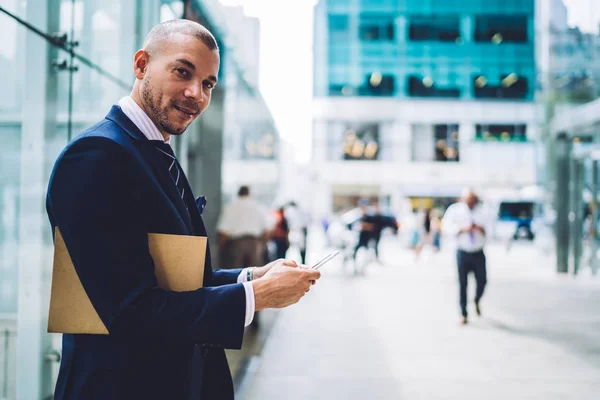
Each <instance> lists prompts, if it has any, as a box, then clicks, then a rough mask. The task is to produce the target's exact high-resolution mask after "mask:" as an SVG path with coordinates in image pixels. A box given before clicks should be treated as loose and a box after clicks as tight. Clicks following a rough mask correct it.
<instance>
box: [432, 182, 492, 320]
mask: <svg viewBox="0 0 600 400" xmlns="http://www.w3.org/2000/svg"><path fill="white" fill-rule="evenodd" d="M490 221H491V219H490V218H489V216H488V215H487V213H486V212H485V210H484V209H483V208H482V207H481V205H479V198H478V196H477V194H476V193H475V192H474V191H473V190H472V189H465V190H464V192H463V195H462V201H461V202H459V203H455V204H452V205H451V206H450V207H448V210H447V211H446V214H445V215H444V218H443V221H442V227H443V229H444V232H445V233H447V234H450V235H453V236H456V244H457V250H456V263H457V266H458V281H459V284H460V309H461V314H462V318H461V323H462V324H463V325H464V324H466V323H467V322H468V318H467V317H468V312H467V280H468V275H469V273H470V272H473V273H474V274H475V280H476V282H477V290H476V294H475V311H476V312H477V315H481V306H480V301H481V297H482V296H483V291H484V289H485V285H486V283H487V273H486V258H485V253H484V246H485V244H486V241H487V238H488V235H489V234H490V232H491V229H490Z"/></svg>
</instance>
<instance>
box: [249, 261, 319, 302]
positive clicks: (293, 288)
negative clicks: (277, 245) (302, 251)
mask: <svg viewBox="0 0 600 400" xmlns="http://www.w3.org/2000/svg"><path fill="white" fill-rule="evenodd" d="M288 264H290V262H289V261H286V260H278V261H276V262H275V264H274V265H272V266H271V267H270V268H269V271H268V272H267V273H266V274H265V275H264V276H263V277H262V278H260V279H256V280H253V281H252V286H253V288H254V299H255V309H256V311H259V310H262V309H265V308H283V307H287V306H289V305H292V304H295V303H297V302H298V301H299V300H300V299H301V298H302V297H303V296H304V294H305V293H306V292H308V291H309V290H310V287H311V285H313V284H314V282H316V280H317V279H319V278H320V277H321V273H320V272H319V271H315V270H312V269H307V268H297V267H296V266H290V265H288ZM294 264H295V263H294ZM265 267H266V266H265Z"/></svg>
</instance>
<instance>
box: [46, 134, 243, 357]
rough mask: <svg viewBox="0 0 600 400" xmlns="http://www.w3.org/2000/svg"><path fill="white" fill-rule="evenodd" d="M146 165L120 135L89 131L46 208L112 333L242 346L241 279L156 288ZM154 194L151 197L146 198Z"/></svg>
mask: <svg viewBox="0 0 600 400" xmlns="http://www.w3.org/2000/svg"><path fill="white" fill-rule="evenodd" d="M140 173H141V167H139V166H138V165H137V164H134V163H133V162H131V156H130V155H129V154H127V153H126V151H125V150H124V149H123V148H122V147H121V146H120V145H118V144H116V143H115V142H113V141H111V140H110V139H106V138H97V137H92V138H84V139H80V140H79V141H77V142H75V143H74V144H73V145H71V146H70V147H69V148H68V149H67V150H66V151H65V153H64V154H63V156H62V157H60V158H59V161H58V162H57V164H56V166H55V168H54V171H53V174H52V177H51V179H50V185H49V189H48V201H47V207H48V214H49V216H50V221H51V223H52V225H53V226H55V225H56V226H58V227H59V229H60V231H61V234H62V236H63V237H64V239H65V243H66V245H67V248H68V249H69V253H70V255H71V259H72V261H73V264H74V266H75V269H76V271H77V274H78V276H79V278H80V280H81V283H82V285H83V287H84V289H85V291H86V293H87V294H88V296H89V298H90V300H91V302H92V304H93V305H94V308H95V309H96V311H97V312H98V314H99V316H100V318H101V319H102V321H103V322H104V324H105V325H106V327H107V329H108V331H109V333H110V335H115V336H125V337H133V338H136V337H137V338H139V337H152V338H153V339H156V340H157V341H163V342H165V343H172V342H178V343H181V342H189V343H202V344H211V345H213V346H219V347H225V348H233V349H239V348H240V347H241V344H242V338H243V331H244V320H245V309H246V299H245V290H244V287H243V285H242V284H233V282H235V280H232V281H227V283H229V282H231V283H232V284H224V285H222V286H218V287H206V288H201V289H198V290H196V291H190V292H170V291H165V290H162V289H160V288H157V281H156V277H155V276H154V263H153V261H152V258H151V256H150V252H149V249H148V238H147V233H148V232H147V228H146V227H147V223H146V222H145V221H146V220H147V218H148V215H144V212H143V211H141V210H143V209H144V207H140V201H141V200H142V199H141V198H138V197H136V196H143V193H142V194H140V193H139V192H140V191H142V187H141V186H136V185H138V183H136V181H139V177H140V176H141V175H140ZM146 201H151V199H146Z"/></svg>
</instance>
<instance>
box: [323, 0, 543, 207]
mask: <svg viewBox="0 0 600 400" xmlns="http://www.w3.org/2000/svg"><path fill="white" fill-rule="evenodd" d="M314 15H315V24H314V84H313V94H314V96H313V160H314V162H315V165H317V166H316V168H317V169H318V170H320V171H331V174H327V173H324V174H321V175H320V180H319V185H320V190H319V191H318V192H319V198H318V199H316V200H315V202H316V204H315V205H314V207H315V209H318V210H319V212H320V213H322V214H324V215H326V214H327V213H329V212H331V211H338V210H339V208H340V207H338V206H337V205H336V204H337V203H340V202H338V201H336V200H332V199H338V198H341V197H343V196H347V197H349V198H356V197H357V196H358V197H360V196H365V197H377V196H379V197H380V198H383V199H391V200H390V205H391V206H393V207H395V208H396V209H400V205H399V202H400V201H401V199H402V198H404V197H411V198H412V197H418V198H423V197H425V198H430V197H431V198H434V197H442V198H453V197H456V196H458V195H459V194H460V191H461V189H462V188H463V187H464V186H474V187H478V188H486V189H489V190H490V191H491V190H496V189H497V190H499V191H508V190H513V189H514V188H518V187H523V186H527V185H532V184H535V183H536V180H537V179H538V173H537V170H538V164H539V162H540V157H539V154H538V152H539V146H538V140H539V136H540V135H539V131H540V126H541V125H542V121H543V109H542V108H540V107H539V103H538V102H537V95H538V88H539V84H538V78H539V76H538V75H539V74H538V68H537V61H536V43H537V40H536V39H537V37H536V23H537V22H536V21H537V20H536V7H535V0H508V1H501V0H489V1H488V0H460V1H459V0H425V1H424V0H321V1H319V2H318V4H317V5H316V7H315V14H314ZM342 170H343V171H349V170H351V171H352V173H342ZM334 203H336V204H334Z"/></svg>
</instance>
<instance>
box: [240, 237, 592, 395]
mask: <svg viewBox="0 0 600 400" xmlns="http://www.w3.org/2000/svg"><path fill="white" fill-rule="evenodd" d="M382 254H383V258H384V260H385V266H378V265H375V264H374V265H371V266H369V269H368V270H367V272H366V275H365V276H359V277H353V276H351V274H350V273H349V272H348V271H344V270H343V269H342V268H341V266H340V265H339V264H340V260H336V261H332V263H331V264H332V265H328V266H327V267H325V268H324V269H323V270H322V272H323V278H322V280H321V282H319V284H318V285H317V286H316V287H315V288H313V290H311V292H310V293H308V294H307V296H306V297H305V298H304V299H303V301H302V302H301V303H300V304H297V305H295V306H293V307H291V308H289V309H286V310H284V311H282V312H281V313H280V314H279V316H278V318H277V320H276V322H275V325H274V327H273V329H272V331H271V334H270V336H269V338H268V340H267V341H266V346H265V348H264V350H263V352H262V354H261V356H260V358H258V359H257V360H258V361H257V362H256V363H255V365H254V367H253V368H251V372H250V373H248V374H247V375H246V382H245V383H244V384H243V385H242V387H241V389H240V392H239V394H238V398H240V399H242V400H270V399H286V400H295V399H303V400H304V399H345V400H353V399H357V400H358V399H361V400H363V399H409V400H413V399H414V400H430V399H431V400H437V399H457V400H471V399H473V400H474V399H477V400H479V399H489V400H494V399H498V400H500V399H502V400H504V399H528V400H529V399H543V400H553V399H574V400H575V399H576V400H587V399H590V400H592V399H594V400H597V399H600V282H599V281H598V280H597V279H595V280H592V278H590V277H585V278H583V279H577V280H575V279H573V278H570V277H556V276H555V274H554V273H553V269H554V265H553V260H552V259H551V258H549V257H548V256H547V255H543V254H541V253H540V252H539V251H538V250H536V249H535V248H533V247H531V246H524V245H516V246H515V247H513V249H511V252H510V253H509V254H508V255H507V254H506V252H505V251H504V248H503V247H501V246H492V247H491V248H490V249H489V250H488V276H489V285H488V288H487V291H486V295H485V296H484V300H483V301H482V311H483V313H484V317H483V318H480V319H478V318H477V317H475V316H474V312H473V311H471V313H472V314H473V315H471V316H470V319H471V322H470V324H469V325H467V326H465V327H462V326H459V325H458V317H459V312H458V300H457V298H458V295H457V292H458V288H457V283H456V273H455V265H454V257H453V254H452V252H450V251H449V250H445V251H443V252H442V253H440V254H435V255H434V254H427V252H426V254H424V255H423V257H422V259H421V261H420V262H419V263H418V264H415V263H414V260H413V256H412V254H411V253H409V252H407V251H405V250H400V249H399V246H398V243H397V241H396V240H394V239H387V240H386V241H385V242H383V243H382ZM319 255H320V254H314V256H315V258H316V257H318V256H319ZM336 262H337V265H334V263H336ZM469 283H470V286H469V290H470V291H471V293H473V292H474V281H473V280H471V281H470V282H469ZM470 299H472V295H471V296H470ZM470 307H471V310H472V303H471V304H470Z"/></svg>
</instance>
